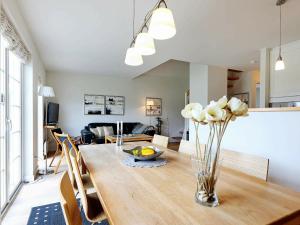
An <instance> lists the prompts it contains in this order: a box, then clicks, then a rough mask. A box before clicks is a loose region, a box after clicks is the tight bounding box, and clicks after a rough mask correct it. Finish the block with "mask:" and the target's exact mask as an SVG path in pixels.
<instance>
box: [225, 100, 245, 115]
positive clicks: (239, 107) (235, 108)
mask: <svg viewBox="0 0 300 225" xmlns="http://www.w3.org/2000/svg"><path fill="white" fill-rule="evenodd" d="M227 105H228V108H229V109H230V111H231V113H232V114H233V115H235V116H244V115H246V114H247V112H248V106H247V104H246V103H244V102H242V101H241V100H240V99H238V98H235V97H233V98H231V99H230V101H229V102H228V103H227Z"/></svg>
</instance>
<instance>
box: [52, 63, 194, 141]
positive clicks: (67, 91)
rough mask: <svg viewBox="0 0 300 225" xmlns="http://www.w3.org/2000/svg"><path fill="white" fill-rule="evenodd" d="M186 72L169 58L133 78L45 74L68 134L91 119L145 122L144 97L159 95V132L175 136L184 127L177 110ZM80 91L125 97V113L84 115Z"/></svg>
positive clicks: (181, 103)
mask: <svg viewBox="0 0 300 225" xmlns="http://www.w3.org/2000/svg"><path fill="white" fill-rule="evenodd" d="M188 74H189V64H188V63H185V62H179V61H174V60H171V61H169V62H166V63H164V64H162V65H160V66H158V67H157V68H155V69H153V70H151V71H149V72H147V73H145V74H143V75H142V76H140V77H138V78H135V79H129V78H120V77H108V76H96V75H94V76H92V75H86V74H62V73H48V74H47V84H48V85H50V86H52V87H53V88H54V91H55V94H56V97H55V98H54V99H51V101H55V102H57V103H59V104H60V115H59V120H60V126H61V127H62V128H63V130H64V131H66V132H68V133H70V134H71V135H79V134H80V130H82V129H83V128H84V126H86V125H87V124H88V123H91V122H116V121H117V120H123V121H127V122H142V123H145V124H149V123H150V117H146V116H145V99H146V97H157V98H162V112H163V115H162V119H163V122H164V126H163V134H165V135H168V136H179V131H182V130H183V128H184V120H183V118H182V117H181V115H180V111H181V109H182V108H183V107H184V93H185V91H186V90H188V86H189V83H188V82H189V78H188ZM84 94H103V95H120V96H125V115H124V116H111V115H108V116H106V115H84V111H83V110H84V106H83V97H84ZM154 124H155V121H154V117H153V118H152V125H154Z"/></svg>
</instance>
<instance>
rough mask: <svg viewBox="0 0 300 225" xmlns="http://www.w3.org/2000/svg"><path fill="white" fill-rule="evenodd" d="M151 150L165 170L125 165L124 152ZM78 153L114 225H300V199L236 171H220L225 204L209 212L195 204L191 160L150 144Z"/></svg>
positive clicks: (89, 148)
mask: <svg viewBox="0 0 300 225" xmlns="http://www.w3.org/2000/svg"><path fill="white" fill-rule="evenodd" d="M149 145H152V146H155V147H157V148H159V149H160V150H161V151H164V153H163V154H162V155H161V156H160V157H161V158H164V159H166V161H167V163H166V165H163V166H161V167H154V168H137V167H130V166H127V165H126V164H124V160H125V159H126V157H130V156H129V155H128V154H126V153H124V152H123V151H122V150H123V149H130V148H132V147H134V146H149ZM79 149H80V152H81V156H82V159H83V161H84V163H85V165H86V168H87V171H88V173H89V174H90V177H91V180H92V183H93V185H94V188H95V190H96V192H97V195H98V197H99V199H100V202H101V204H102V207H103V209H104V211H105V214H106V216H107V219H108V221H109V224H110V225H229V224H230V225H261V224H270V225H279V224H285V225H299V224H300V193H298V192H296V191H294V190H292V189H290V188H287V187H283V186H280V185H277V184H274V183H271V182H267V181H264V180H262V179H259V178H256V177H253V176H249V175H246V174H244V173H242V172H239V171H237V170H232V169H229V168H226V167H221V168H220V174H219V178H218V182H217V185H216V193H217V195H218V198H219V203H220V204H219V205H218V206H216V207H206V206H202V205H200V204H198V203H196V201H195V191H196V184H197V182H196V176H195V172H194V171H193V168H192V166H191V160H190V156H188V155H186V154H183V153H180V152H177V151H174V150H170V149H167V148H164V147H161V146H157V145H154V144H152V143H149V142H133V143H131V142H127V143H125V144H124V145H123V146H116V144H99V145H81V146H79ZM271 163H272V162H271ZM295 179H296V178H295Z"/></svg>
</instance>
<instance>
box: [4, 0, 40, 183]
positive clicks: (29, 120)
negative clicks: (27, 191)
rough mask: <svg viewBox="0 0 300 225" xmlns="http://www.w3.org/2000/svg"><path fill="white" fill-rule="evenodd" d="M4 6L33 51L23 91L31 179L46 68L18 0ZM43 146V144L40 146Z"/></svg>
mask: <svg viewBox="0 0 300 225" xmlns="http://www.w3.org/2000/svg"><path fill="white" fill-rule="evenodd" d="M3 6H4V9H5V11H6V13H7V14H8V16H9V18H10V19H11V21H12V22H13V24H14V25H15V27H16V29H17V31H18V34H19V35H20V36H21V38H22V40H23V42H24V43H25V45H26V47H27V48H28V50H29V51H30V52H31V55H32V61H31V63H30V64H28V65H26V66H25V71H24V93H23V107H24V114H23V121H24V124H23V133H24V136H23V155H24V164H23V178H24V180H26V181H31V180H33V178H34V175H35V174H36V170H37V160H38V159H37V155H38V140H37V137H38V129H39V130H40V131H42V124H39V123H38V119H37V118H38V115H37V109H38V104H37V89H38V83H39V82H38V80H39V77H40V80H41V82H42V83H43V82H44V81H45V77H46V74H45V69H44V66H43V63H42V61H41V59H40V56H39V53H38V51H37V49H36V47H35V44H34V41H33V39H32V37H31V35H30V32H29V29H28V27H27V25H26V23H25V21H24V18H23V17H22V15H21V13H20V9H19V7H18V4H17V1H16V0H3ZM40 147H41V146H40Z"/></svg>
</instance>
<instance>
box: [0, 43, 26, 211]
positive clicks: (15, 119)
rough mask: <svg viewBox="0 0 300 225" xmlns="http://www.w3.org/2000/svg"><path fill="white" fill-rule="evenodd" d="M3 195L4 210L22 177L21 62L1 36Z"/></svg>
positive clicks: (1, 186)
mask: <svg viewBox="0 0 300 225" xmlns="http://www.w3.org/2000/svg"><path fill="white" fill-rule="evenodd" d="M0 45H1V64H0V69H1V77H0V94H1V95H0V96H1V98H0V100H1V101H0V151H1V154H0V167H1V174H0V176H1V177H0V181H1V183H0V184H1V185H0V191H1V193H0V195H1V200H0V202H1V211H2V210H3V209H4V208H5V206H6V205H7V204H8V202H9V201H10V199H11V198H12V196H13V195H14V193H15V192H16V190H17V188H18V187H19V185H20V183H21V180H22V94H21V93H22V62H21V60H20V59H19V58H18V57H17V56H15V55H14V54H13V53H12V52H10V51H9V50H8V49H7V44H6V42H5V40H4V39H3V38H1V42H0Z"/></svg>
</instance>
